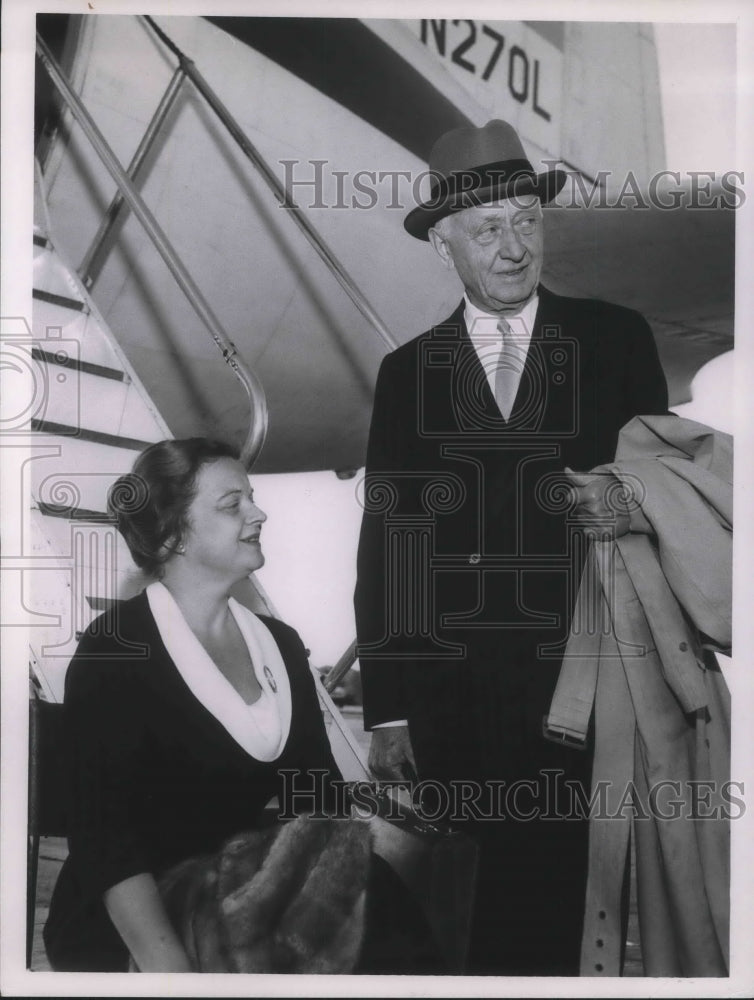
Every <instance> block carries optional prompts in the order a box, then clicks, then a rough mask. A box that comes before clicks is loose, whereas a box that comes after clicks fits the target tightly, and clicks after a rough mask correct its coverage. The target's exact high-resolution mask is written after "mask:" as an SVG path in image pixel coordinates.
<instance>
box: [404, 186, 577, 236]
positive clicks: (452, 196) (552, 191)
mask: <svg viewBox="0 0 754 1000" xmlns="http://www.w3.org/2000/svg"><path fill="white" fill-rule="evenodd" d="M567 179H568V175H567V174H566V173H565V171H564V170H548V171H547V172H546V173H543V174H530V175H529V174H527V175H525V176H518V177H516V178H513V179H511V180H507V181H502V182H497V183H492V184H483V185H481V186H480V187H477V188H473V189H471V190H467V191H463V192H462V193H459V192H457V191H452V192H449V193H447V194H445V195H444V196H443V197H442V198H441V199H439V200H438V199H431V200H430V201H427V202H423V203H422V204H421V205H417V206H416V208H413V209H412V210H411V211H410V212H409V213H408V215H407V216H406V218H405V219H404V221H403V226H404V228H405V230H406V232H408V233H410V234H411V236H415V237H416V239H418V240H425V241H428V240H429V231H430V229H431V228H432V227H433V226H434V225H436V224H437V223H438V222H439V221H440V219H444V218H445V217H446V216H447V215H454V214H455V213H456V212H462V211H463V210H464V209H466V208H473V207H474V206H478V205H487V204H489V203H490V202H494V201H503V200H504V199H506V198H513V197H521V196H524V195H527V194H534V195H536V196H537V197H538V198H539V200H540V201H541V202H542V204H546V203H547V202H548V201H552V199H553V198H554V197H555V196H556V195H557V194H558V193H559V192H560V191H561V190H562V188H563V186H564V185H565V182H566V180H567Z"/></svg>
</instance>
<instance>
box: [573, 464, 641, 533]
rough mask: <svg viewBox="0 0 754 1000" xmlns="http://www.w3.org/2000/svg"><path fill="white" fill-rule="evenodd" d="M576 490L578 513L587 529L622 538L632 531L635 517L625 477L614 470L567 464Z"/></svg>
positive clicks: (576, 512)
mask: <svg viewBox="0 0 754 1000" xmlns="http://www.w3.org/2000/svg"><path fill="white" fill-rule="evenodd" d="M565 471H566V475H567V476H568V480H569V482H570V484H571V487H572V488H573V491H574V496H575V498H576V508H575V511H574V513H575V514H576V515H577V517H578V519H579V521H580V522H581V523H582V524H583V527H584V530H585V531H586V532H587V533H588V534H591V535H595V536H600V537H604V536H608V537H610V538H620V536H621V535H625V534H627V533H628V531H630V528H631V518H630V515H629V509H628V506H627V504H626V503H625V497H624V488H623V485H622V483H621V481H620V480H619V479H618V478H617V477H616V476H614V475H613V474H612V473H611V472H596V473H595V472H574V471H573V469H569V468H568V467H567V466H566V470H565Z"/></svg>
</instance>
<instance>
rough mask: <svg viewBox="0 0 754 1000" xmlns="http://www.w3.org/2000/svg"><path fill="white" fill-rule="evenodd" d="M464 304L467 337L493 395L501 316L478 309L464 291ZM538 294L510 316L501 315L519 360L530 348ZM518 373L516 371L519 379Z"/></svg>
mask: <svg viewBox="0 0 754 1000" xmlns="http://www.w3.org/2000/svg"><path fill="white" fill-rule="evenodd" d="M463 298H464V302H465V308H464V311H463V318H464V321H465V323H466V329H467V330H468V331H469V339H470V340H471V343H472V344H473V345H474V350H475V351H476V353H477V356H478V358H479V360H480V362H481V364H482V367H483V368H484V371H485V374H486V376H487V382H488V383H489V386H490V389H491V390H492V395H493V396H494V395H495V371H496V368H497V363H498V359H499V358H500V352H501V351H502V349H503V334H502V333H501V331H500V330H499V328H498V323H499V322H500V319H501V317H500V316H495V315H494V314H492V313H487V312H484V311H483V310H481V309H478V308H477V307H476V306H475V305H473V303H472V302H470V301H469V297H468V295H464V297H463ZM538 305H539V296H538V295H535V296H534V297H533V298H531V299H529V301H528V302H527V303H526V305H525V306H524V308H523V309H522V310H521V311H520V312H518V313H515V314H514V315H512V316H509V315H508V314H507V313H506V315H505V316H504V317H502V318H503V319H504V320H505V322H506V323H507V324H508V326H509V327H510V329H511V333H512V335H513V337H514V338H515V341H516V344H517V346H518V349H519V353H520V355H521V358H522V360H523V359H525V358H526V356H527V354H528V352H529V344H530V342H531V335H532V330H533V329H534V318H535V316H536V315H537V306H538ZM520 380H521V373H520V372H519V381H520Z"/></svg>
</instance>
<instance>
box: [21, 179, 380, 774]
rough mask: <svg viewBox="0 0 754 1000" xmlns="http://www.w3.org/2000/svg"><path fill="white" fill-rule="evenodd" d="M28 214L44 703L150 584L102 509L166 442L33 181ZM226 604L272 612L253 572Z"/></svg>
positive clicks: (33, 612) (330, 710)
mask: <svg viewBox="0 0 754 1000" xmlns="http://www.w3.org/2000/svg"><path fill="white" fill-rule="evenodd" d="M36 206H37V210H36V215H37V219H36V221H35V227H34V278H33V311H32V330H33V339H32V341H31V364H32V370H33V378H34V383H35V394H36V396H37V398H36V399H35V404H36V405H35V409H34V414H33V416H32V419H31V435H30V443H31V457H30V460H29V461H28V462H26V463H25V465H24V475H25V476H27V477H28V479H27V482H26V483H25V484H24V485H25V487H26V493H27V495H28V496H30V497H31V511H30V520H29V530H30V540H31V549H30V551H31V555H32V558H33V567H34V569H33V571H32V572H31V573H30V574H29V576H28V578H27V580H26V582H25V584H24V587H25V589H26V591H28V593H25V595H24V599H25V606H26V607H27V608H28V609H29V612H30V659H29V663H30V672H31V683H32V686H33V688H34V690H35V693H36V694H37V696H39V697H41V698H42V699H43V700H45V701H52V702H60V701H62V699H63V687H64V681H65V672H66V669H67V666H68V663H69V662H70V659H71V657H72V655H73V653H74V651H75V649H76V644H77V642H78V638H79V637H80V635H81V633H82V632H83V631H84V629H86V628H87V626H88V625H89V624H90V622H91V621H92V620H93V619H94V618H95V617H96V616H97V615H99V614H101V613H102V612H103V611H105V610H107V609H108V608H109V607H110V606H111V605H112V603H113V602H114V601H118V600H126V599H128V598H129V597H132V596H134V595H135V594H137V593H139V592H140V591H141V590H142V589H143V588H144V586H145V585H146V583H147V580H146V578H145V577H144V575H143V573H142V572H141V570H139V568H138V567H137V566H136V565H135V564H134V562H133V560H132V559H131V556H130V553H129V551H128V548H127V547H126V544H125V542H124V541H123V539H122V537H121V535H120V533H119V532H118V531H117V529H116V526H115V524H114V523H113V520H112V518H111V517H110V516H109V515H108V513H107V493H108V490H109V488H110V486H111V485H112V483H113V482H114V481H115V479H116V478H117V477H118V476H119V475H121V474H122V473H124V472H127V471H129V470H130V468H131V466H132V465H133V462H134V459H135V458H136V456H137V454H138V453H139V452H140V451H141V450H142V449H143V448H145V447H146V446H147V445H148V444H150V443H152V442H155V441H161V440H163V439H165V438H169V437H172V434H171V433H170V429H169V428H168V426H167V424H166V423H165V421H164V420H163V419H162V417H161V415H160V413H159V410H158V409H157V407H156V406H155V404H154V401H153V400H152V399H151V398H150V396H149V394H148V393H147V391H146V389H145V388H144V385H143V384H142V382H141V381H140V379H139V377H138V375H137V374H136V372H135V371H134V369H133V368H132V366H131V365H130V363H129V361H128V359H127V358H126V356H125V355H124V353H123V352H122V350H121V349H120V348H119V346H118V343H117V340H116V339H115V337H114V336H113V334H112V332H111V331H110V329H109V328H108V326H107V323H106V322H105V320H104V319H103V317H102V315H101V314H100V313H99V311H98V309H97V306H96V304H95V302H94V301H93V299H92V296H91V295H90V294H89V292H88V291H87V290H86V288H85V287H84V285H83V283H82V281H81V280H80V278H79V276H78V274H77V273H76V271H75V270H74V269H73V268H72V267H70V266H68V265H67V263H66V262H65V260H64V258H63V256H62V255H61V253H60V252H59V251H58V249H57V248H56V246H55V244H54V242H53V240H52V238H51V235H50V232H49V224H48V223H47V222H46V219H45V214H46V213H45V212H44V199H43V194H42V191H41V179H40V181H39V182H38V189H37V197H36ZM37 387H38V391H37ZM235 596H236V597H237V598H238V599H239V600H242V601H243V603H244V604H246V605H247V606H248V607H250V608H251V610H252V611H255V612H258V613H263V614H268V615H273V616H274V615H275V608H274V605H273V604H272V602H271V601H270V599H269V598H268V597H267V595H266V594H265V593H264V591H263V589H262V587H261V585H260V584H259V583H258V581H256V580H255V579H254V578H253V576H252V577H250V578H249V581H248V586H245V587H242V588H239V590H238V591H237V592H236V595H235ZM315 676H316V677H317V679H318V681H319V674H316V673H315ZM317 688H318V692H319V696H320V701H321V703H322V709H323V712H324V713H325V719H326V723H327V728H328V734H329V735H330V739H331V743H332V745H333V753H334V755H335V757H336V760H337V761H338V763H339V765H340V767H341V769H342V771H343V773H344V775H345V776H347V777H349V778H352V779H354V780H355V779H361V778H363V777H365V776H366V774H367V771H366V766H365V763H364V760H363V756H362V754H361V751H360V749H359V747H358V744H357V743H356V740H355V738H354V737H353V735H352V734H351V732H350V729H349V728H348V725H347V723H346V722H345V720H344V719H343V718H342V717H341V715H340V712H339V710H338V708H337V707H336V706H335V705H334V703H333V701H332V699H331V697H330V695H329V694H328V692H327V691H326V690H325V688H324V685H322V684H321V683H318V684H317Z"/></svg>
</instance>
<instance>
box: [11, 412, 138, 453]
mask: <svg viewBox="0 0 754 1000" xmlns="http://www.w3.org/2000/svg"><path fill="white" fill-rule="evenodd" d="M31 429H32V430H33V431H35V432H36V433H37V434H50V435H52V436H54V437H74V438H77V439H78V440H80V441H92V442H94V443H95V444H106V445H109V446H110V447H111V448H126V449H128V450H129V451H143V450H144V448H146V447H147V446H148V445H150V444H153V442H152V441H143V440H141V439H140V438H130V437H125V436H124V435H121V434H107V433H105V432H104V431H94V430H89V429H88V428H85V427H74V426H71V425H70V424H59V423H57V422H56V421H54V420H37V419H36V418H32V421H31Z"/></svg>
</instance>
